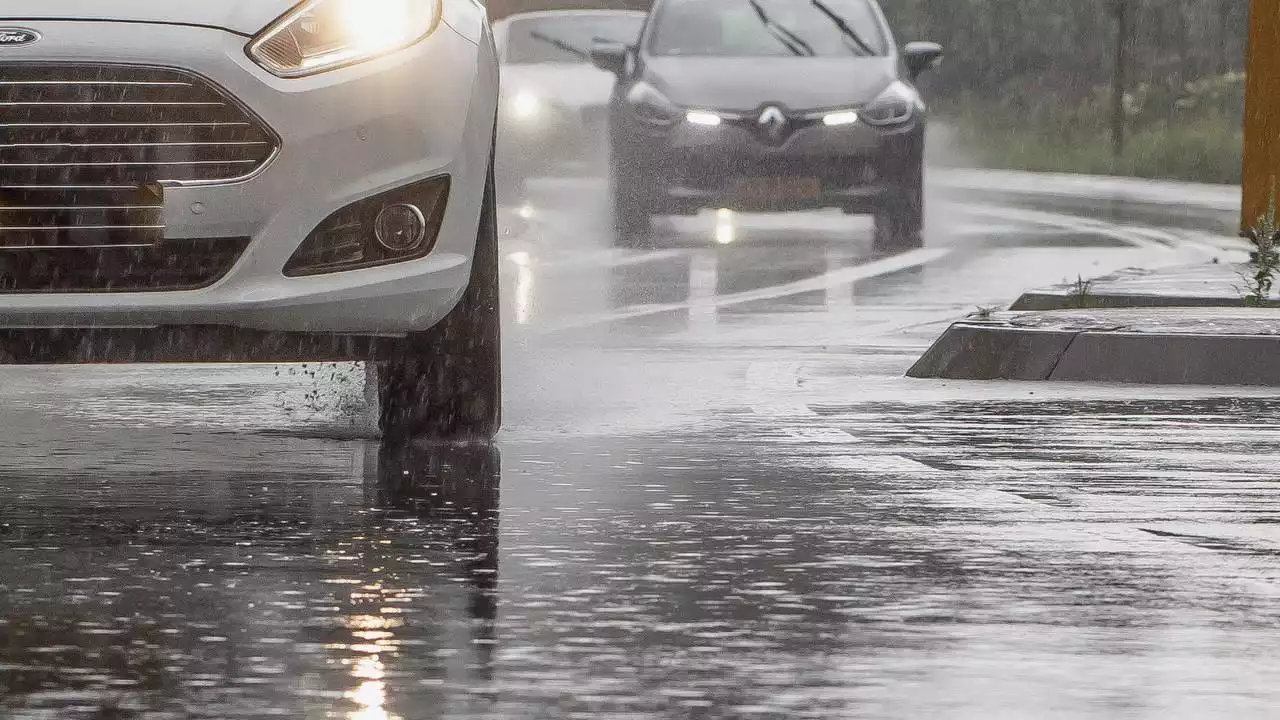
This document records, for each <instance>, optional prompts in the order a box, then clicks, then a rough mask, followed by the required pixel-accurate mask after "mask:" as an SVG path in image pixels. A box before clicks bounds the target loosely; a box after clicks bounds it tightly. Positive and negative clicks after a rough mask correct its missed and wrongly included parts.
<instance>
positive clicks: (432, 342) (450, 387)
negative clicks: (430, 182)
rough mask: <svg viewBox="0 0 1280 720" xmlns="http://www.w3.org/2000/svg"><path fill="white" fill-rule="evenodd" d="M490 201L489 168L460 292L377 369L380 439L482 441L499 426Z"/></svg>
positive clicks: (498, 327)
mask: <svg viewBox="0 0 1280 720" xmlns="http://www.w3.org/2000/svg"><path fill="white" fill-rule="evenodd" d="M495 204H496V203H495V189H494V178H493V168H492V166H490V169H489V178H488V181H487V183H486V186H485V197H484V206H483V209H482V211H481V213H480V227H479V230H478V232H477V233H476V251H475V257H474V258H473V260H472V263H471V281H470V283H469V284H468V285H467V290H466V292H465V293H464V294H463V296H462V299H461V300H460V301H459V302H458V305H457V306H456V307H454V309H453V310H452V311H451V312H450V313H449V314H448V315H446V316H445V318H444V319H443V320H441V321H440V322H439V323H437V324H436V326H435V327H433V328H431V329H430V330H427V331H425V332H420V333H413V334H411V335H410V336H409V337H407V338H405V339H404V340H403V341H401V343H400V344H399V345H398V347H397V350H396V352H395V353H394V355H393V356H392V357H390V358H389V359H387V360H386V361H383V362H381V363H379V365H378V390H379V396H380V397H379V399H380V400H381V402H382V413H381V425H382V433H383V437H384V439H387V440H393V441H394V440H405V439H410V438H422V439H430V440H445V441H475V440H488V439H490V438H492V437H493V436H494V435H496V434H497V432H498V429H499V428H500V427H501V426H502V347H501V339H502V338H501V336H502V332H501V322H500V321H499V309H498V303H499V296H498V228H497V220H496V212H495Z"/></svg>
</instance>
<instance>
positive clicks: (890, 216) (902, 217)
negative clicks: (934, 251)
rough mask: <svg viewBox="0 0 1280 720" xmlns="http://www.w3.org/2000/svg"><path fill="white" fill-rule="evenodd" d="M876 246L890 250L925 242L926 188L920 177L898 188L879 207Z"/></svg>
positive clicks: (920, 245)
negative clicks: (924, 189) (924, 188)
mask: <svg viewBox="0 0 1280 720" xmlns="http://www.w3.org/2000/svg"><path fill="white" fill-rule="evenodd" d="M875 219H876V232H875V249H876V250H882V251H887V252H900V251H903V250H914V249H917V248H920V247H923V246H924V191H923V188H922V186H921V183H920V182H919V181H918V180H917V181H914V182H912V183H910V184H908V185H907V186H906V187H900V188H897V189H895V191H894V192H893V194H892V195H891V196H890V197H889V199H888V201H887V202H886V203H885V205H884V206H883V207H881V208H880V209H879V210H877V211H876V215H875Z"/></svg>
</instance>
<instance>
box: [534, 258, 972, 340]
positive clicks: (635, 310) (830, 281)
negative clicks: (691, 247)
mask: <svg viewBox="0 0 1280 720" xmlns="http://www.w3.org/2000/svg"><path fill="white" fill-rule="evenodd" d="M950 253H951V249H949V248H924V249H920V250H913V251H912V252H908V253H903V254H901V255H894V256H893V257H888V258H883V259H880V260H874V261H872V262H869V263H867V264H865V265H858V266H855V267H850V268H844V269H841V270H836V271H833V272H828V273H825V274H823V275H819V276H817V277H813V278H808V279H805V280H797V281H795V282H790V283H785V284H782V285H774V286H772V287H765V288H759V289H756V290H746V291H743V292H739V293H731V294H728V295H720V296H718V297H716V298H715V300H714V301H713V302H712V304H713V305H714V306H715V307H717V308H723V307H731V306H734V305H742V304H744V303H750V302H758V301H761V300H775V299H777V298H781V297H787V296H790V295H799V294H801V293H807V292H816V291H819V290H826V289H827V288H829V287H831V286H833V285H846V284H848V283H853V282H857V281H859V280H867V279H870V278H874V277H879V276H881V275H889V274H891V273H895V272H901V271H902V270H909V269H911V268H914V267H919V266H921V265H925V264H927V263H930V262H934V261H935V260H940V259H941V258H944V257H946V256H947V255H949V254H950ZM689 307H690V304H689V302H688V301H685V302H678V303H665V304H656V305H638V306H632V307H626V308H621V309H619V310H615V311H613V312H607V313H600V314H597V315H587V316H584V317H580V318H576V319H573V320H568V321H566V322H563V323H560V324H557V325H551V326H549V327H547V328H546V329H545V330H544V332H545V333H552V332H559V331H563V330H575V329H579V328H585V327H591V326H592V325H600V324H604V323H611V322H618V321H620V320H634V319H637V318H643V317H650V316H652V315H661V314H662V313H668V312H675V311H680V310H688V309H689Z"/></svg>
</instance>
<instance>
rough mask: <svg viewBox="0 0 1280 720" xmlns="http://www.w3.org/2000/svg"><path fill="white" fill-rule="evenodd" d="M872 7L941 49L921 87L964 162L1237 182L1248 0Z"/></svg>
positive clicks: (974, 0) (926, 2)
mask: <svg viewBox="0 0 1280 720" xmlns="http://www.w3.org/2000/svg"><path fill="white" fill-rule="evenodd" d="M883 4H884V6H885V11H886V12H887V13H889V14H890V15H891V16H892V18H893V20H894V25H895V28H896V29H897V33H898V35H899V37H900V39H902V40H910V39H926V38H927V39H931V40H936V41H937V42H941V43H943V44H944V45H945V46H946V48H947V50H948V55H947V59H946V63H945V65H944V66H943V67H942V68H941V70H940V71H939V76H938V77H937V78H935V79H934V80H932V81H930V82H929V87H930V89H931V90H932V97H933V100H934V104H935V105H936V106H937V107H938V109H939V110H940V112H941V113H942V114H943V115H944V116H949V119H950V122H951V123H952V127H953V128H954V130H955V132H956V137H957V139H958V140H959V142H960V144H961V146H962V147H964V148H965V149H967V150H968V151H969V153H970V157H969V158H967V159H969V160H972V161H976V162H979V163H981V164H989V165H999V166H1008V167H1019V168H1027V169H1035V170H1060V171H1074V172H1098V173H1105V172H1116V173H1120V174H1128V175H1144V176H1154V177H1173V178H1183V179H1190V180H1202V181H1206V182H1238V181H1239V175H1240V162H1241V134H1242V133H1241V123H1242V119H1243V102H1244V75H1243V70H1244V56H1245V49H1246V48H1245V41H1246V37H1247V29H1248V28H1247V26H1248V13H1249V0H1072V1H1071V2H1061V1H1053V0H883ZM1119 11H1123V12H1124V18H1123V20H1124V22H1123V27H1124V30H1125V33H1124V35H1123V36H1121V35H1120V33H1119V30H1120V29H1121V23H1120V19H1121V18H1120V13H1119ZM1121 41H1123V42H1124V46H1123V53H1122V54H1120V55H1118V54H1117V53H1118V50H1120V49H1121V45H1120V42H1121ZM1117 59H1122V60H1123V63H1122V64H1121V65H1120V68H1119V69H1121V70H1122V72H1120V73H1119V75H1120V76H1121V77H1120V79H1121V80H1122V83H1121V84H1120V85H1117V84H1116V80H1117V74H1118V73H1117V69H1118V68H1117ZM1116 90H1120V91H1121V92H1120V93H1116V92H1115V91H1116ZM1117 110H1118V111H1119V113H1120V117H1119V118H1117V117H1116V114H1117ZM1117 119H1121V120H1123V128H1124V137H1125V140H1126V141H1125V142H1124V143H1123V147H1122V152H1121V153H1120V154H1119V156H1116V143H1115V140H1116V138H1115V128H1114V127H1113V126H1114V125H1115V121H1116V120H1117Z"/></svg>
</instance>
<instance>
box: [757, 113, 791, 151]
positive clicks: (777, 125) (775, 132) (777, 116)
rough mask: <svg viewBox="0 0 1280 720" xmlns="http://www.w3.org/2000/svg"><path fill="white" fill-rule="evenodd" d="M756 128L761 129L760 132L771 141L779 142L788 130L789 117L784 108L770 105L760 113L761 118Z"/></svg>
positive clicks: (758, 119)
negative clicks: (783, 110)
mask: <svg viewBox="0 0 1280 720" xmlns="http://www.w3.org/2000/svg"><path fill="white" fill-rule="evenodd" d="M756 126H757V127H759V128H760V132H762V133H764V135H765V137H767V138H769V139H770V140H773V141H775V142H776V141H777V140H780V139H781V138H782V135H783V133H785V132H786V130H787V116H786V114H785V113H783V112H782V108H780V107H778V106H776V105H770V106H769V107H766V108H765V109H764V110H762V111H760V117H759V118H757V119H756Z"/></svg>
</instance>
